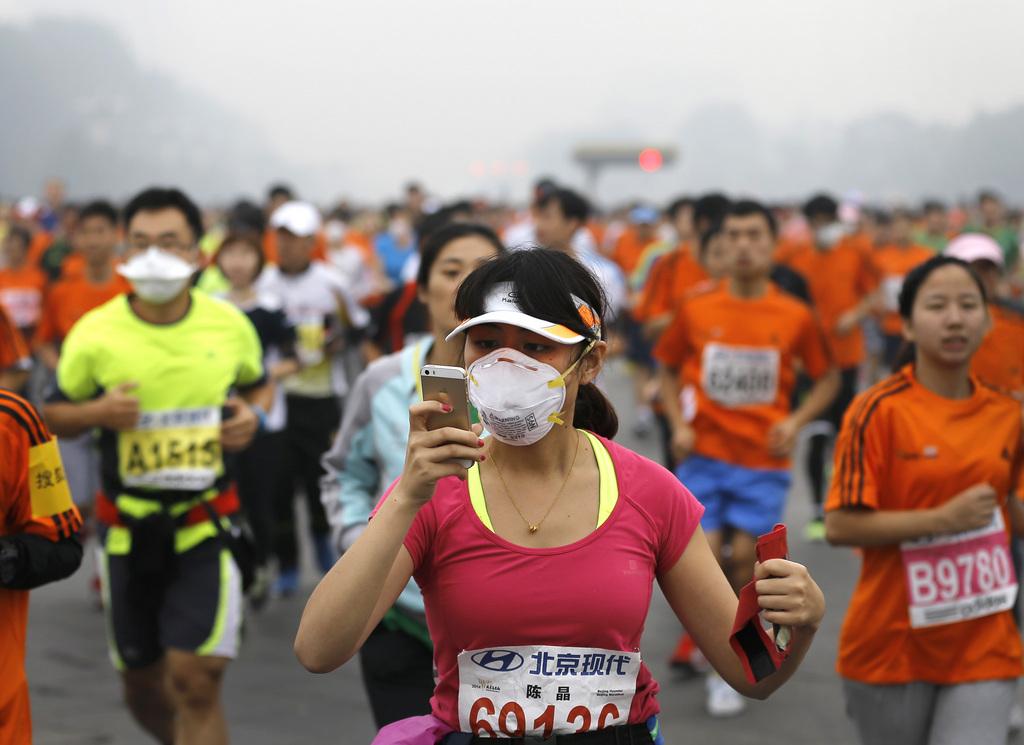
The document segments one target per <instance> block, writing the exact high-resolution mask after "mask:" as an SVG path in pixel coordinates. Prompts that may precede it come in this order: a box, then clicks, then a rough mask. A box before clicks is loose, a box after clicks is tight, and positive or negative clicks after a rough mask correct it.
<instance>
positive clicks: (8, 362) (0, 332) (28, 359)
mask: <svg viewBox="0 0 1024 745" xmlns="http://www.w3.org/2000/svg"><path fill="white" fill-rule="evenodd" d="M31 370H32V356H31V355H30V354H29V351H28V345H27V344H25V339H24V338H23V337H22V335H21V332H20V331H18V327H17V326H15V325H14V322H13V321H12V320H11V317H10V316H8V315H7V312H6V311H5V310H4V308H3V306H2V305H0V388H5V389H7V390H9V391H20V390H21V387H22V386H23V385H25V382H26V381H27V380H28V376H29V372H30V371H31Z"/></svg>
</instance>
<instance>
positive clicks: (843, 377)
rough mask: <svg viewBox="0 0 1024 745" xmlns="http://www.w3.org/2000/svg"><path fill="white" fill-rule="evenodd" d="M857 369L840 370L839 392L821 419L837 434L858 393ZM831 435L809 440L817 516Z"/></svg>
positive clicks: (820, 509)
mask: <svg viewBox="0 0 1024 745" xmlns="http://www.w3.org/2000/svg"><path fill="white" fill-rule="evenodd" d="M857 371H858V369H857V368H856V367H846V368H843V369H841V370H840V371H839V375H840V383H839V393H837V394H836V397H835V399H833V401H832V404H831V405H830V406H829V407H828V409H826V410H825V413H824V414H822V415H821V416H820V417H819V419H820V420H823V421H826V422H828V423H829V424H831V425H832V426H833V427H834V429H835V432H836V434H838V433H839V427H840V426H841V425H842V423H843V415H844V414H845V413H846V410H847V408H849V406H850V402H851V401H853V398H854V396H856V395H857ZM831 439H832V437H830V436H829V435H825V434H817V435H812V436H811V437H810V439H809V441H808V448H807V474H808V476H809V477H810V479H811V498H812V499H813V500H814V509H815V517H817V518H821V517H823V511H822V503H823V501H824V498H825V456H826V455H827V453H828V446H829V441H830V440H831Z"/></svg>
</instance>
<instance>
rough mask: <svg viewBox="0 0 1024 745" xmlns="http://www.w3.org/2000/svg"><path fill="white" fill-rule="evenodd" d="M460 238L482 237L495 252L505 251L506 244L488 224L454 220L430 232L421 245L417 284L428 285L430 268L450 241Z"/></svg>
mask: <svg viewBox="0 0 1024 745" xmlns="http://www.w3.org/2000/svg"><path fill="white" fill-rule="evenodd" d="M460 238H480V239H482V240H485V241H487V242H488V243H490V244H491V245H492V246H494V252H495V253H496V254H497V255H498V256H501V255H502V254H503V253H505V244H504V243H502V242H501V238H499V237H498V235H497V233H495V232H494V231H493V230H491V229H490V228H489V227H487V226H486V225H480V224H478V223H472V222H454V223H450V224H448V225H445V226H443V227H441V228H438V229H437V230H435V231H433V232H432V233H430V235H429V236H427V237H426V239H425V240H424V241H423V244H422V245H421V246H420V267H419V270H418V271H417V274H416V284H417V285H419V286H420V287H426V286H427V284H428V283H429V282H430V270H431V269H432V268H433V266H434V262H436V261H437V257H438V256H440V255H441V252H442V251H444V249H445V248H446V247H447V246H448V244H449V243H452V242H454V241H457V240H459V239H460Z"/></svg>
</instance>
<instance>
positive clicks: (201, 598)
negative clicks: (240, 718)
mask: <svg viewBox="0 0 1024 745" xmlns="http://www.w3.org/2000/svg"><path fill="white" fill-rule="evenodd" d="M124 220H125V227H126V232H127V239H128V243H129V250H128V253H127V254H126V261H125V263H124V264H123V266H122V267H121V268H120V269H119V270H118V271H120V272H121V273H122V274H123V275H125V276H126V277H127V278H128V279H129V281H130V282H131V284H132V288H133V292H132V293H130V294H127V295H121V296H118V297H116V298H114V299H113V300H111V301H109V302H107V303H105V304H104V305H101V306H99V307H98V308H96V309H94V310H92V311H90V312H89V313H87V314H86V315H85V316H83V317H82V319H81V320H80V321H79V322H78V323H77V324H76V325H75V326H74V327H73V328H72V329H71V331H70V333H69V334H68V336H67V338H66V340H65V342H64V347H63V349H62V352H61V358H60V363H59V366H58V368H57V384H58V388H59V392H58V394H57V396H55V400H54V401H52V402H51V403H50V404H49V405H48V406H47V407H46V416H47V418H48V420H49V422H50V424H51V426H52V428H53V430H54V432H56V433H58V434H59V435H63V436H74V435H77V434H79V433H80V432H82V431H85V430H87V429H90V428H98V429H99V430H100V451H101V472H102V473H101V475H102V483H103V492H102V493H101V494H100V495H99V497H98V498H97V502H96V512H97V518H98V519H99V521H100V523H101V524H103V530H102V532H101V535H100V537H101V541H102V544H103V558H102V567H101V573H102V578H103V594H104V606H105V610H106V613H107V627H108V639H109V642H110V653H111V659H112V660H113V662H114V665H115V667H117V669H118V670H119V671H120V672H121V674H122V677H123V681H124V691H125V699H126V702H127V704H128V707H129V709H130V710H131V712H132V714H133V715H134V716H135V719H136V720H137V721H138V722H139V724H140V725H141V726H142V727H143V728H144V729H145V730H146V731H147V732H148V733H149V734H151V735H152V736H153V737H154V738H155V739H156V740H157V741H159V742H162V743H171V742H174V743H178V744H179V745H180V744H182V743H189V744H191V743H202V744H203V745H216V744H219V743H226V742H227V727H226V724H225V721H224V714H223V710H222V707H221V703H220V683H221V678H222V676H223V674H224V671H225V669H226V667H227V664H228V661H229V660H230V659H232V658H233V657H235V655H236V653H237V650H238V641H239V632H240V629H241V612H242V587H241V574H240V570H239V567H238V565H237V564H236V562H235V561H234V560H233V557H232V554H231V552H230V551H229V548H228V541H227V540H225V537H226V535H227V531H228V530H230V529H231V527H232V522H231V519H232V515H234V513H236V512H237V511H238V508H239V505H238V498H237V496H236V494H235V491H234V487H233V486H232V484H231V479H230V474H229V473H228V471H227V470H226V468H225V464H224V459H223V455H222V453H223V451H237V450H241V449H243V448H244V447H245V446H246V445H248V443H249V442H250V440H251V439H252V437H253V435H254V434H255V433H256V431H257V429H258V427H259V424H260V421H261V417H262V410H263V409H265V407H267V406H269V405H270V401H271V396H272V388H271V387H270V385H268V384H267V382H266V378H265V376H264V373H263V368H262V363H261V357H262V353H261V349H260V344H259V340H258V338H257V336H256V331H255V329H254V328H253V327H252V324H251V323H250V322H249V321H248V319H246V317H245V316H244V315H243V314H242V313H241V312H240V311H238V310H237V309H235V308H234V307H233V306H231V305H229V304H228V303H225V302H222V301H220V300H216V299H213V298H211V297H209V296H207V295H206V294H205V293H202V292H193V291H192V289H191V287H190V281H191V279H192V275H193V273H194V271H195V268H196V266H197V265H198V262H199V254H200V250H199V247H198V245H197V241H198V239H199V237H200V236H201V235H202V226H201V221H200V216H199V210H198V209H197V208H196V206H195V204H193V203H192V201H191V200H189V198H188V197H187V196H186V195H185V194H183V193H182V192H180V191H178V190H177V189H156V188H154V189H148V190H146V191H144V192H142V193H140V194H139V195H137V196H136V197H135V198H134V199H132V201H131V202H129V203H128V205H127V206H126V207H125V214H124ZM261 407H262V408H261ZM214 518H216V521H217V522H218V523H219V525H217V524H215V522H214Z"/></svg>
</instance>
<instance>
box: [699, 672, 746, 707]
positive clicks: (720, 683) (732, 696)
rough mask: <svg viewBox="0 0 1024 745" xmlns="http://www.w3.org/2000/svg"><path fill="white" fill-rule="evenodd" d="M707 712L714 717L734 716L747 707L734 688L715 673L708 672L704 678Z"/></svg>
mask: <svg viewBox="0 0 1024 745" xmlns="http://www.w3.org/2000/svg"><path fill="white" fill-rule="evenodd" d="M705 686H706V689H707V696H708V697H707V709H708V714H710V715H711V716H713V717H716V718H724V717H734V716H736V715H737V714H740V713H742V712H743V710H744V709H746V708H747V703H746V702H745V701H744V700H743V696H741V695H740V694H739V693H738V692H737V691H736V689H734V688H733V687H732V686H731V685H729V684H728V683H726V682H725V681H724V680H723V679H722V677H721V676H720V675H718V674H717V673H708V676H707V678H706V679H705Z"/></svg>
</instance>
